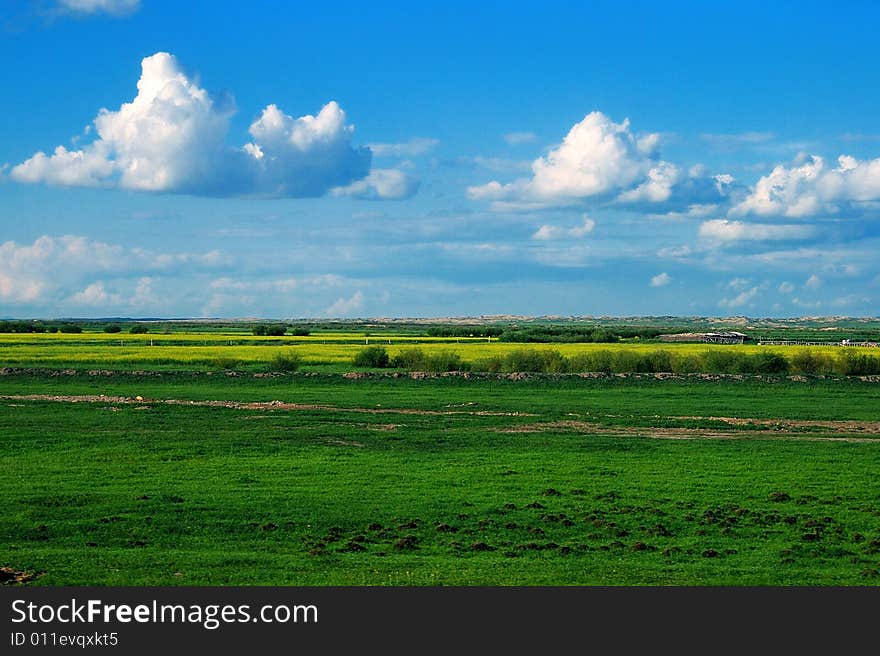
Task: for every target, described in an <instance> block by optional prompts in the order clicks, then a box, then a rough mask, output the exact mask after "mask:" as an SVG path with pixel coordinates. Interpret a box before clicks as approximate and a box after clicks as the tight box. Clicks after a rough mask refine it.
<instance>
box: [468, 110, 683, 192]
mask: <svg viewBox="0 0 880 656" xmlns="http://www.w3.org/2000/svg"><path fill="white" fill-rule="evenodd" d="M657 142H658V139H657V136H656V135H647V136H645V137H641V138H638V137H637V136H636V135H634V134H633V133H632V132H631V131H630V128H629V121H628V120H624V121H623V123H614V122H613V121H612V120H611V119H610V118H608V117H607V116H606V115H605V114H603V113H602V112H598V111H594V112H591V113H590V114H587V116H585V117H584V119H583V120H582V121H581V122H579V123H577V124H575V125H574V126H573V127H572V128H571V130H569V132H568V134H567V135H566V136H565V138H564V139H563V141H562V143H561V144H559V145H557V146H556V147H554V148H553V149H551V150H550V152H549V153H547V155H546V156H543V157H539V158H538V159H536V160H535V161H534V162H532V177H531V178H521V179H519V180H516V181H514V182H511V183H508V184H502V183H500V182H498V181H492V182H489V183H487V184H484V185H479V186H473V187H470V188H469V189H468V195H469V196H470V198H472V199H474V200H491V201H496V202H500V203H502V205H501V207H503V206H504V205H503V203H505V202H507V203H512V204H521V205H522V206H523V207H527V206H529V205H532V206H535V205H544V206H549V205H565V204H569V203H572V202H574V201H578V200H581V199H584V198H588V197H592V196H602V195H609V194H617V193H620V192H627V191H631V192H632V194H633V196H632V199H631V200H643V199H645V200H654V199H657V198H660V199H663V200H665V199H666V198H668V197H669V194H668V193H667V187H668V186H670V185H671V184H672V182H671V181H672V180H673V179H675V178H676V177H677V175H678V173H677V168H676V167H675V166H674V165H672V164H669V163H668V162H662V161H658V159H657V157H656V146H657Z"/></svg>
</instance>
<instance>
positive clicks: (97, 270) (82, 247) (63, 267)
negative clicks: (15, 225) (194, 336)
mask: <svg viewBox="0 0 880 656" xmlns="http://www.w3.org/2000/svg"><path fill="white" fill-rule="evenodd" d="M224 261H225V260H224V258H223V257H222V255H221V254H220V253H218V252H216V251H212V252H209V253H204V254H197V255H194V254H187V253H177V254H167V253H153V252H150V251H146V250H143V249H138V248H134V249H129V248H123V247H122V246H118V245H113V244H106V243H103V242H99V241H93V240H90V239H87V238H85V237H77V236H72V235H66V236H63V237H51V236H48V235H44V236H42V237H40V238H38V239H37V240H35V241H34V243H33V244H29V245H28V244H17V243H16V242H14V241H7V242H5V243H3V244H0V300H2V301H4V302H6V303H15V304H33V303H38V302H43V301H52V300H56V301H57V300H58V299H59V295H64V294H66V290H67V289H68V288H69V287H71V286H73V287H74V288H76V286H77V285H85V287H81V288H79V291H78V292H76V293H75V294H74V295H73V296H72V298H71V300H72V301H74V302H76V303H80V304H84V305H90V306H92V305H97V304H100V302H110V301H113V300H119V297H118V295H117V296H114V295H113V294H111V293H110V292H108V290H107V289H106V286H105V283H104V282H103V281H100V280H95V277H96V276H105V275H108V274H111V275H118V276H123V277H126V276H130V275H132V274H133V273H144V272H157V273H159V272H169V271H173V270H175V269H179V268H187V269H211V268H214V267H217V266H219V265H221V264H223V263H224ZM145 281H148V279H147V278H141V283H142V284H141V286H140V294H141V296H143V295H144V294H146V293H147V292H148V291H149V290H148V289H147V288H146V287H148V286H149V285H148V282H145ZM145 285H146V287H145Z"/></svg>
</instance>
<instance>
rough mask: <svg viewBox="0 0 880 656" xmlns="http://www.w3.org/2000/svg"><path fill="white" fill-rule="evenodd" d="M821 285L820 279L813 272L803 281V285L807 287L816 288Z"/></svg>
mask: <svg viewBox="0 0 880 656" xmlns="http://www.w3.org/2000/svg"><path fill="white" fill-rule="evenodd" d="M821 286H822V279H821V278H820V277H819V276H817V275H816V274H815V273H814V274H813V275H811V276H810V277H809V278H807V281H806V282H805V283H804V287H806V288H807V289H818V288H819V287H821Z"/></svg>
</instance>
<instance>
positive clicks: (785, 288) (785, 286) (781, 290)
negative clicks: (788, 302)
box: [779, 281, 794, 294]
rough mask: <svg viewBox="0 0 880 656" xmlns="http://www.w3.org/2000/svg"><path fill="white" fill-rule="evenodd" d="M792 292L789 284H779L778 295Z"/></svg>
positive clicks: (792, 286)
mask: <svg viewBox="0 0 880 656" xmlns="http://www.w3.org/2000/svg"><path fill="white" fill-rule="evenodd" d="M793 291H794V285H792V284H791V283H790V282H787V281H783V282H781V283H779V293H780V294H791V293H792V292H793Z"/></svg>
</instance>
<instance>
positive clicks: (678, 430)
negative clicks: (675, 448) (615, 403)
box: [497, 417, 880, 444]
mask: <svg viewBox="0 0 880 656" xmlns="http://www.w3.org/2000/svg"><path fill="white" fill-rule="evenodd" d="M671 418H673V417H671ZM674 418H675V419H685V418H683V417H674ZM686 419H710V417H686ZM712 419H719V420H720V418H718V417H713V418H712ZM728 423H730V424H731V425H732V426H733V425H753V424H755V425H764V426H769V427H772V428H769V429H768V430H760V429H759V430H742V429H737V430H725V429H724V428H688V427H668V426H607V425H603V424H599V423H596V422H589V421H574V420H568V419H566V420H561V421H548V422H538V423H534V424H522V425H520V426H512V427H510V428H500V429H498V430H497V432H499V433H542V432H548V431H559V430H562V431H571V432H575V433H584V434H593V435H596V434H600V435H620V436H623V437H650V438H654V439H658V440H745V439H767V440H796V441H802V442H829V441H830V442H863V443H875V444H880V438H871V437H859V436H858V435H853V434H852V433H862V434H869V435H880V423H878V422H861V421H818V422H810V421H794V420H783V419H778V420H776V419H766V420H763V419H761V420H759V419H741V418H737V419H735V421H731V422H728ZM803 427H810V428H813V427H815V428H821V429H823V430H825V431H828V434H824V433H819V434H816V433H814V434H805V433H803V432H798V431H796V430H793V429H795V428H803Z"/></svg>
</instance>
